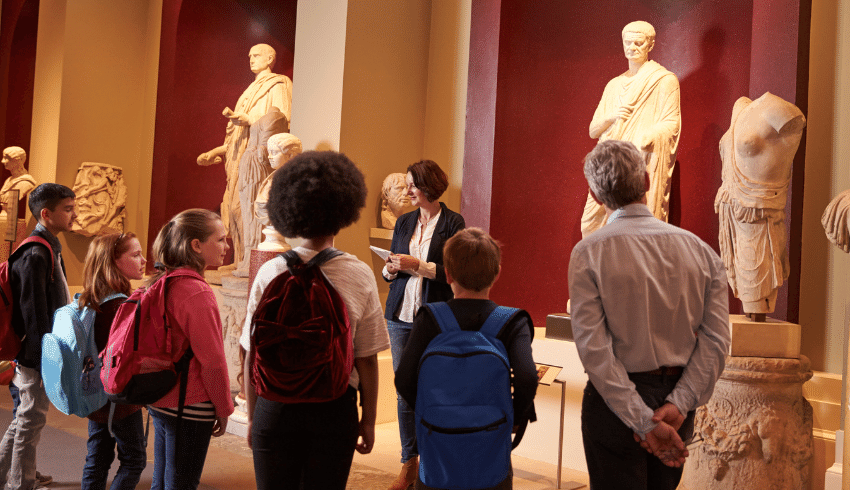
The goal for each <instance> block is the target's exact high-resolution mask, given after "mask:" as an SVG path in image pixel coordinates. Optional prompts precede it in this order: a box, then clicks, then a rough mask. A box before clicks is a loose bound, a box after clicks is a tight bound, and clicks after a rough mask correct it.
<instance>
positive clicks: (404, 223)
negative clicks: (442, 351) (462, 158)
mask: <svg viewBox="0 0 850 490" xmlns="http://www.w3.org/2000/svg"><path fill="white" fill-rule="evenodd" d="M405 183H406V184H407V195H408V197H409V198H410V203H411V204H412V205H413V206H417V207H418V208H419V209H417V210H415V211H411V212H409V213H406V214H403V215H401V216H400V217H399V218H398V221H396V224H395V229H394V231H393V241H392V246H391V247H390V251H391V252H392V254H391V255H390V256H389V257H387V263H386V265H385V266H384V270H383V276H384V279H386V280H387V281H388V282H390V293H389V296H388V297H387V308H386V311H385V316H386V319H387V330H389V334H390V344H391V350H392V356H393V370H395V369H397V368H398V363H399V360H400V359H401V354H402V352H403V351H404V346H405V345H406V344H407V339H408V337H409V336H410V330H411V328H413V317H414V316H415V315H416V312H417V311H419V308H420V307H421V306H422V305H423V304H424V303H431V302H435V301H446V300H449V299H451V298H452V297H453V294H452V289H451V287H449V285H448V283H447V282H446V271H445V269H444V268H443V245H444V244H445V243H446V241H447V240H448V239H449V238H451V237H452V235H454V234H455V233H457V232H458V231H460V230H462V229H464V228H465V227H466V224H465V223H464V221H463V217H462V216H461V215H460V214H458V213H455V212H454V211H452V210H450V209H449V208H447V207H446V205H445V204H443V203H442V202H440V201H439V198H440V196H442V195H443V192H445V190H446V188H447V187H448V186H449V179H448V177H447V176H446V173H445V172H443V170H442V169H441V168H440V166H439V165H437V164H436V163H435V162H433V161H431V160H422V161H420V162H417V163H414V164H413V165H411V166H409V167H407V176H406V178H405ZM398 426H399V435H400V436H401V462H402V463H403V465H404V466H403V467H402V470H401V473H400V474H399V476H398V478H397V479H396V481H395V482H393V485H392V486H391V487H390V490H403V489H405V488H408V487H409V486H410V485H411V484H413V482H414V481H415V480H416V474H417V472H418V468H419V453H418V451H417V448H416V431H415V421H414V415H413V409H412V408H410V407H408V405H407V403H405V401H404V400H403V399H402V398H401V397H400V396H399V397H398Z"/></svg>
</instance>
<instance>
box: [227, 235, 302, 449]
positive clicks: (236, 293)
mask: <svg viewBox="0 0 850 490" xmlns="http://www.w3.org/2000/svg"><path fill="white" fill-rule="evenodd" d="M284 243H286V242H284ZM286 250H288V249H286ZM286 250H279V251H261V250H257V249H254V250H251V263H250V273H249V276H250V277H248V278H241V277H234V276H233V275H231V274H225V275H222V276H221V282H222V287H221V289H220V290H219V291H220V295H221V299H220V301H219V311H220V312H221V323H222V326H223V327H224V331H225V334H224V355H225V356H226V357H227V363H228V366H227V368H228V370H229V371H230V390H231V391H232V392H234V393H238V394H241V392H242V384H241V383H239V382H238V380H237V377H238V376H239V373H241V372H242V369H243V364H242V359H241V358H240V348H241V346H240V345H239V338H240V337H241V336H242V327H243V325H244V324H245V316H246V315H247V310H248V293H249V292H250V288H251V284H253V282H254V277H256V275H257V270H259V269H260V266H261V265H263V264H265V263H266V262H268V261H269V260H271V259H273V258H274V257H275V256H276V255H277V254H279V253H281V252H285V251H286ZM245 410H246V407H245V399H244V398H242V397H241V396H237V397H236V410H234V412H233V414H232V415H231V416H230V421H229V422H228V423H227V432H229V433H230V434H234V435H237V436H241V437H245V436H246V435H247V434H248V425H247V424H248V415H247V414H246V413H245Z"/></svg>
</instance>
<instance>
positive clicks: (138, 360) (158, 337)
mask: <svg viewBox="0 0 850 490" xmlns="http://www.w3.org/2000/svg"><path fill="white" fill-rule="evenodd" d="M184 276H185V277H188V278H191V279H194V280H198V281H203V278H201V276H200V275H198V273H197V272H194V271H191V270H188V269H177V270H175V271H171V272H169V273H167V274H166V275H164V276H162V277H161V278H159V279H158V280H157V281H156V282H155V283H153V284H152V285H151V286H150V287H148V288H147V289H145V288H139V289H137V290H135V291H133V294H131V295H130V297H129V298H127V299H126V300H125V301H124V302H123V303H122V304H121V306H120V307H118V312H117V313H116V314H115V319H114V320H112V328H111V329H110V331H109V341H108V343H107V344H106V348H105V349H103V351H102V352H101V353H100V358H101V362H102V364H103V367H102V368H101V370H100V379H101V381H102V382H103V389H104V391H106V397H107V398H109V400H110V401H113V402H115V403H128V404H134V405H148V404H150V403H154V402H156V401H158V400H159V399H160V398H162V397H164V396H165V395H167V394H168V392H169V391H171V389H172V388H174V385H175V384H176V383H177V378H178V375H179V377H180V378H181V379H180V405H179V407H180V408H181V409H182V407H183V401H184V399H185V394H186V387H185V384H186V381H185V380H186V379H187V376H188V371H189V361H191V360H192V357H193V354H192V349H191V348H186V349H185V350H183V349H182V346H175V345H172V338H173V335H172V333H173V328H174V327H173V326H172V325H169V322H168V317H167V315H166V310H165V305H166V295H167V293H168V284H169V283H170V282H171V281H174V280H179V279H178V278H180V277H184Z"/></svg>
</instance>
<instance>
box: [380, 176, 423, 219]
mask: <svg viewBox="0 0 850 490" xmlns="http://www.w3.org/2000/svg"><path fill="white" fill-rule="evenodd" d="M404 178H405V174H403V173H394V174H389V175H387V178H385V179H384V184H383V185H382V186H381V227H382V228H386V229H388V230H392V229H394V228H395V222H396V220H397V219H398V217H399V216H401V215H402V214H404V213H409V212H410V211H413V210H414V209H416V207H415V206H413V205H411V204H410V198H409V197H407V183H405V181H404Z"/></svg>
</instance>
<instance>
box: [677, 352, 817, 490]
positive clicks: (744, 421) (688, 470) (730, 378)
mask: <svg viewBox="0 0 850 490" xmlns="http://www.w3.org/2000/svg"><path fill="white" fill-rule="evenodd" d="M811 377H812V371H811V369H810V367H809V360H808V358H806V357H805V356H800V358H799V359H777V358H760V357H728V358H727V359H726V369H725V370H724V372H723V375H722V376H721V377H720V379H719V380H718V381H717V386H716V387H715V389H714V395H713V396H712V398H711V400H710V401H709V402H708V404H707V405H705V406H704V407H701V408H699V409H698V410H697V416H696V423H695V428H694V441H696V442H695V443H694V444H693V445H691V446H690V451H691V455H690V457H688V459H687V462H686V463H685V467H684V475H683V477H682V483H681V485H680V486H679V488H680V489H681V490H734V489H740V488H753V489H755V488H759V489H765V490H768V489H771V490H772V489H777V490H779V489H781V490H792V489H793V490H807V489H809V472H810V468H809V467H810V465H811V460H812V444H813V441H812V407H811V405H810V404H809V402H808V401H806V399H805V398H803V383H804V382H805V381H807V380H808V379H810V378H811ZM700 440H701V442H699V441H700Z"/></svg>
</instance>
